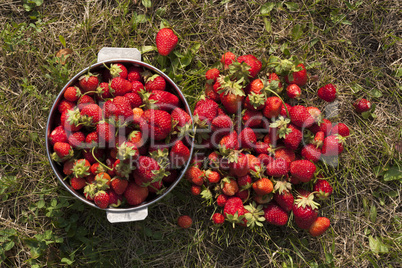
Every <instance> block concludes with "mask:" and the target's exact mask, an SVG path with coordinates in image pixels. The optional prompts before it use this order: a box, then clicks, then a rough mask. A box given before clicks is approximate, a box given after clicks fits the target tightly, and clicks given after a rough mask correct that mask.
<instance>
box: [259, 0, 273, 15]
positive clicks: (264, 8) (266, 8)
mask: <svg viewBox="0 0 402 268" xmlns="http://www.w3.org/2000/svg"><path fill="white" fill-rule="evenodd" d="M275 6H276V3H272V2H269V3H265V4H263V5H262V6H261V9H260V14H261V15H264V16H267V15H269V13H270V12H271V11H272V10H273V9H274V7H275Z"/></svg>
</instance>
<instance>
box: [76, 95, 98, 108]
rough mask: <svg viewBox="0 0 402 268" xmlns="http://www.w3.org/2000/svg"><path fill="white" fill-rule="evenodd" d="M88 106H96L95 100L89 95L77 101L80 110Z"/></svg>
mask: <svg viewBox="0 0 402 268" xmlns="http://www.w3.org/2000/svg"><path fill="white" fill-rule="evenodd" d="M88 104H96V102H95V100H94V99H93V98H92V97H91V96H89V95H82V96H81V98H79V99H78V101H77V106H78V108H79V109H80V110H82V108H84V107H85V106H86V105H88Z"/></svg>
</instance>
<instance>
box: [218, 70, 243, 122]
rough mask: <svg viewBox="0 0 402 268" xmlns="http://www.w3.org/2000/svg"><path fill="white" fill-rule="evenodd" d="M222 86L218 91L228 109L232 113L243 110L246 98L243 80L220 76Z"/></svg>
mask: <svg viewBox="0 0 402 268" xmlns="http://www.w3.org/2000/svg"><path fill="white" fill-rule="evenodd" d="M218 81H219V83H220V85H221V86H220V87H219V90H218V93H219V94H220V95H219V96H220V99H221V102H222V104H223V106H224V107H225V109H226V111H227V112H228V113H230V114H236V113H237V112H239V111H240V110H241V105H242V102H243V99H244V96H245V94H244V91H243V88H242V85H241V82H242V81H240V80H239V81H232V80H231V79H230V77H229V76H226V77H224V76H220V77H219V78H218Z"/></svg>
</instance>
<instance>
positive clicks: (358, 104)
mask: <svg viewBox="0 0 402 268" xmlns="http://www.w3.org/2000/svg"><path fill="white" fill-rule="evenodd" d="M353 107H354V108H355V111H356V112H357V113H359V114H361V113H364V112H367V111H369V110H370V109H371V102H370V101H369V100H367V99H364V98H361V99H358V100H356V101H355V102H354V103H353Z"/></svg>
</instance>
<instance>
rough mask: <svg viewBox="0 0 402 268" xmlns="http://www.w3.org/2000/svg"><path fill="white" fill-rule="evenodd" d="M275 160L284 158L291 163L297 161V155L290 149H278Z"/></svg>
mask: <svg viewBox="0 0 402 268" xmlns="http://www.w3.org/2000/svg"><path fill="white" fill-rule="evenodd" d="M275 158H277V159H278V158H283V159H285V160H286V161H288V162H289V163H290V162H292V161H294V160H295V159H296V154H295V152H294V150H292V149H289V148H277V149H276V150H275Z"/></svg>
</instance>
